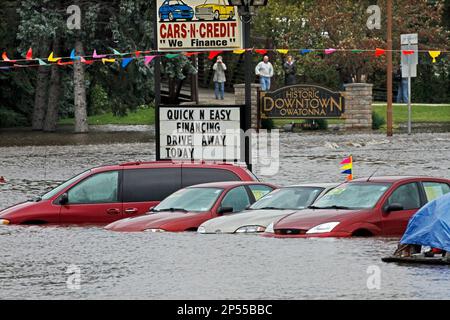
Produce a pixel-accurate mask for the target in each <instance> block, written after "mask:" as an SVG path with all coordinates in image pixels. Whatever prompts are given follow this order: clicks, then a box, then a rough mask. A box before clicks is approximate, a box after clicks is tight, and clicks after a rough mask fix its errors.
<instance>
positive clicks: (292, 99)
mask: <svg viewBox="0 0 450 320" xmlns="http://www.w3.org/2000/svg"><path fill="white" fill-rule="evenodd" d="M259 103H260V106H259V107H260V113H261V118H262V119H268V118H270V119H290V118H292V119H308V118H309V119H321V118H340V117H341V116H342V114H343V113H344V112H345V99H344V96H343V95H342V94H341V93H340V92H333V91H331V90H329V89H326V88H322V87H318V86H312V85H295V86H289V87H284V88H281V89H279V90H276V91H273V92H266V93H264V92H263V93H261V94H260V101H259Z"/></svg>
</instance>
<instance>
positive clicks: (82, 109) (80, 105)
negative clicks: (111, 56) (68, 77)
mask: <svg viewBox="0 0 450 320" xmlns="http://www.w3.org/2000/svg"><path fill="white" fill-rule="evenodd" d="M75 51H76V55H77V56H82V55H84V53H83V43H82V42H81V41H80V40H77V41H76V42H75ZM73 89H74V97H75V101H74V103H75V106H74V107H75V132H76V133H85V132H89V126H88V121H87V104H86V87H85V81H84V65H83V63H82V62H81V61H80V60H76V61H75V63H74V67H73Z"/></svg>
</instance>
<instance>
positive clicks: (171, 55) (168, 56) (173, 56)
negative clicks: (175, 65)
mask: <svg viewBox="0 0 450 320" xmlns="http://www.w3.org/2000/svg"><path fill="white" fill-rule="evenodd" d="M178 56H179V54H178V53H168V54H166V55H165V57H166V58H167V59H173V58H176V57H178Z"/></svg>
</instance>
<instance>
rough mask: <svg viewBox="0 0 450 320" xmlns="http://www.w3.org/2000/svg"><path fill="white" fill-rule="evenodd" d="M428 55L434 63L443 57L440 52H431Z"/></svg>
mask: <svg viewBox="0 0 450 320" xmlns="http://www.w3.org/2000/svg"><path fill="white" fill-rule="evenodd" d="M428 54H429V55H430V57H431V58H433V63H436V58H437V57H439V56H440V55H441V52H440V51H429V52H428Z"/></svg>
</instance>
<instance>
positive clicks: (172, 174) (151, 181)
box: [123, 168, 181, 202]
mask: <svg viewBox="0 0 450 320" xmlns="http://www.w3.org/2000/svg"><path fill="white" fill-rule="evenodd" d="M180 189H181V169H180V168H160V169H136V170H124V172H123V202H148V201H161V200H163V199H165V198H166V197H168V196H169V195H171V194H172V193H174V192H175V191H177V190H180Z"/></svg>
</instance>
